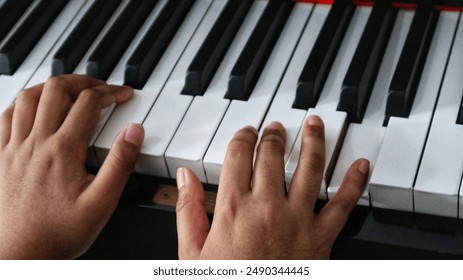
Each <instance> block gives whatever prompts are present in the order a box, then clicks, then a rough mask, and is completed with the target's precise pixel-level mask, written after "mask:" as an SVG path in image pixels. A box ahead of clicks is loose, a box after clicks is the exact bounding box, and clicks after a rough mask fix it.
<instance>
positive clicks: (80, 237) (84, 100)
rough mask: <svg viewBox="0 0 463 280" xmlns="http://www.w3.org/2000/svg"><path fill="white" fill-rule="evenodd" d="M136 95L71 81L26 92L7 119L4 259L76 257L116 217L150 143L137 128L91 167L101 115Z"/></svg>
mask: <svg viewBox="0 0 463 280" xmlns="http://www.w3.org/2000/svg"><path fill="white" fill-rule="evenodd" d="M132 95H133V90H132V89H130V88H127V87H120V86H112V85H107V84H106V83H105V82H102V81H98V80H95V79H93V78H90V77H87V76H77V75H66V76H61V77H54V78H51V79H49V80H48V81H47V82H46V83H45V84H41V85H37V86H34V87H32V88H29V89H26V90H23V91H22V92H21V93H20V94H19V96H18V98H17V100H16V103H15V104H14V105H11V106H10V107H9V108H8V109H7V110H6V111H5V112H4V113H3V114H2V116H1V119H0V258H4V259H5V258H6V259H24V258H29V259H39V258H40V259H41V258H48V259H50V258H52V259H56V258H75V257H77V256H79V255H80V254H82V253H83V252H85V250H87V249H88V247H89V246H90V245H91V244H92V242H93V241H94V240H95V238H96V236H97V235H98V233H99V232H100V231H101V230H102V228H103V226H104V225H105V224H106V222H107V220H108V219H109V217H110V215H111V214H112V212H113V211H114V209H115V207H116V205H117V202H118V200H119V197H120V195H121V193H122V190H123V187H124V185H125V183H126V181H127V179H128V176H129V174H130V172H131V170H132V168H133V166H134V164H135V161H136V158H137V156H138V153H139V151H140V146H141V142H142V140H143V137H144V132H143V128H142V127H141V126H140V125H130V126H128V127H127V128H126V129H125V130H123V131H122V133H121V134H120V135H119V136H118V137H117V138H116V139H115V141H114V143H113V147H112V148H111V151H110V153H109V156H108V157H107V159H106V161H105V163H104V164H103V166H102V167H101V169H100V171H99V173H98V174H97V175H96V176H94V175H91V174H88V173H87V171H86V168H85V161H86V157H87V149H88V141H89V138H90V136H91V133H92V130H93V129H94V128H95V126H96V124H97V122H98V119H99V116H100V113H101V110H102V109H103V108H105V107H108V106H109V105H111V104H113V103H114V102H116V103H122V102H125V101H127V100H129V99H130V98H131V97H132Z"/></svg>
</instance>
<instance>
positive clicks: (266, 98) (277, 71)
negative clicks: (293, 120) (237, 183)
mask: <svg viewBox="0 0 463 280" xmlns="http://www.w3.org/2000/svg"><path fill="white" fill-rule="evenodd" d="M310 10H311V9H310V7H308V6H305V5H303V4H297V5H296V7H295V8H294V9H293V11H292V13H291V15H290V17H289V19H288V22H287V23H286V25H285V27H284V29H283V31H282V33H281V35H280V38H279V39H278V42H277V44H276V45H275V48H274V50H273V52H272V54H271V55H270V58H269V60H268V62H267V64H266V66H265V68H264V70H263V72H262V75H261V76H260V78H259V80H258V82H257V84H256V86H255V88H254V91H253V92H252V94H251V96H250V97H249V99H248V100H247V101H241V100H233V101H232V102H231V103H230V106H229V108H228V110H227V112H226V114H225V116H224V118H223V120H222V122H221V124H220V126H219V128H218V130H217V133H216V135H215V136H214V139H213V140H212V142H211V145H210V147H209V149H208V151H207V153H206V155H205V157H204V168H205V170H206V176H207V181H208V183H210V184H218V183H219V177H220V170H221V166H222V163H223V159H224V157H225V153H226V149H227V146H228V143H229V142H230V140H231V139H232V137H233V135H234V134H235V132H236V131H237V130H239V129H240V128H242V127H244V126H246V125H251V126H254V127H256V128H258V127H259V126H260V124H261V123H262V121H263V119H264V116H265V113H266V111H267V108H268V106H269V105H270V102H271V101H272V97H273V95H274V93H275V91H276V89H277V86H278V84H279V81H280V80H281V77H282V75H283V74H284V71H285V69H286V66H287V65H288V63H289V59H290V58H291V57H290V56H291V53H292V52H293V50H294V48H295V47H296V44H297V42H298V39H299V38H300V35H301V33H302V30H303V27H304V25H305V23H306V21H307V18H308V16H309V14H310Z"/></svg>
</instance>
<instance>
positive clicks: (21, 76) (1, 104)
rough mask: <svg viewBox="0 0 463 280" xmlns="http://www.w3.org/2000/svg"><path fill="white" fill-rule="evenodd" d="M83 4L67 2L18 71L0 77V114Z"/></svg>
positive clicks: (81, 2) (78, 1) (81, 0)
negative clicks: (0, 92) (0, 87)
mask: <svg viewBox="0 0 463 280" xmlns="http://www.w3.org/2000/svg"><path fill="white" fill-rule="evenodd" d="M83 4H84V1H83V0H75V1H69V3H68V4H67V5H66V6H65V7H64V9H63V11H62V12H61V13H60V14H59V16H58V17H57V18H56V19H55V21H54V22H53V23H52V24H51V26H50V27H49V28H48V30H47V32H46V33H45V34H44V35H43V36H42V38H41V39H40V41H39V42H38V43H37V45H36V46H35V47H34V49H33V50H32V51H31V53H30V54H29V55H28V57H27V58H26V59H25V60H24V62H23V63H22V64H21V66H20V67H19V68H18V70H17V71H16V72H15V73H14V74H13V75H11V76H9V75H1V76H0V85H2V94H0V112H3V111H4V110H5V109H6V108H7V107H8V106H9V105H10V104H11V103H12V102H13V101H14V99H15V98H16V95H17V94H18V92H19V91H21V90H22V89H23V88H24V87H25V86H26V84H27V82H28V81H29V79H30V78H31V77H32V75H33V74H34V72H35V71H36V70H37V68H39V66H40V64H41V63H42V62H43V60H44V59H45V57H46V56H47V55H48V53H49V52H50V50H51V49H52V48H53V46H54V44H55V43H56V41H57V40H58V39H59V38H60V36H61V35H62V34H63V32H64V31H65V29H66V27H67V26H68V25H69V24H70V22H71V21H72V20H73V18H74V17H75V15H76V13H77V12H78V11H79V9H80V8H81V7H82V5H83Z"/></svg>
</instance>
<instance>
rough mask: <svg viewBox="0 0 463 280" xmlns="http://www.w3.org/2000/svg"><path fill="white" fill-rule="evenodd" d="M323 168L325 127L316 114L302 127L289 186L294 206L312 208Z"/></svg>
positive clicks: (318, 189) (321, 178) (318, 190)
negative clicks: (299, 149)
mask: <svg viewBox="0 0 463 280" xmlns="http://www.w3.org/2000/svg"><path fill="white" fill-rule="evenodd" d="M324 169H325V128H324V124H323V121H322V120H321V119H320V117H318V116H310V117H308V118H307V120H306V121H305V122H304V127H303V129H302V143H301V152H300V154H299V162H298V164H297V167H296V171H295V172H294V175H293V179H292V181H291V185H290V188H289V198H290V200H291V201H294V202H295V205H296V207H309V209H313V207H314V205H315V202H316V200H317V197H318V194H319V192H320V186H321V183H322V180H323V172H324Z"/></svg>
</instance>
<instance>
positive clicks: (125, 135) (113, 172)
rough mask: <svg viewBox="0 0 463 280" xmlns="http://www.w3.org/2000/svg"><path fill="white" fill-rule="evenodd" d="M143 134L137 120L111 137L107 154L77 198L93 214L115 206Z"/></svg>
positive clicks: (136, 154) (135, 158)
mask: <svg viewBox="0 0 463 280" xmlns="http://www.w3.org/2000/svg"><path fill="white" fill-rule="evenodd" d="M143 138H144V129H143V127H142V126H141V125H139V124H131V125H129V126H127V128H125V129H124V130H123V131H122V132H121V133H120V134H119V135H118V136H117V138H116V139H115V141H114V143H113V145H112V147H111V150H110V151H109V155H108V157H107V158H106V160H105V161H104V163H103V165H102V166H101V168H100V170H99V172H98V174H97V175H96V177H95V179H94V180H93V182H92V183H91V184H90V186H89V187H88V188H87V189H86V190H85V191H84V192H83V193H82V195H81V199H82V201H85V204H86V205H87V206H88V207H90V208H92V209H93V212H95V214H96V215H98V214H100V215H108V217H109V215H110V214H111V213H112V211H113V210H114V209H115V207H116V205H117V202H118V201H119V198H120V196H121V194H122V191H123V189H124V186H125V184H126V183H127V180H128V178H129V176H130V174H131V172H132V170H133V167H134V166H135V162H136V160H137V158H138V154H139V153H140V148H141V144H142V142H143Z"/></svg>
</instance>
